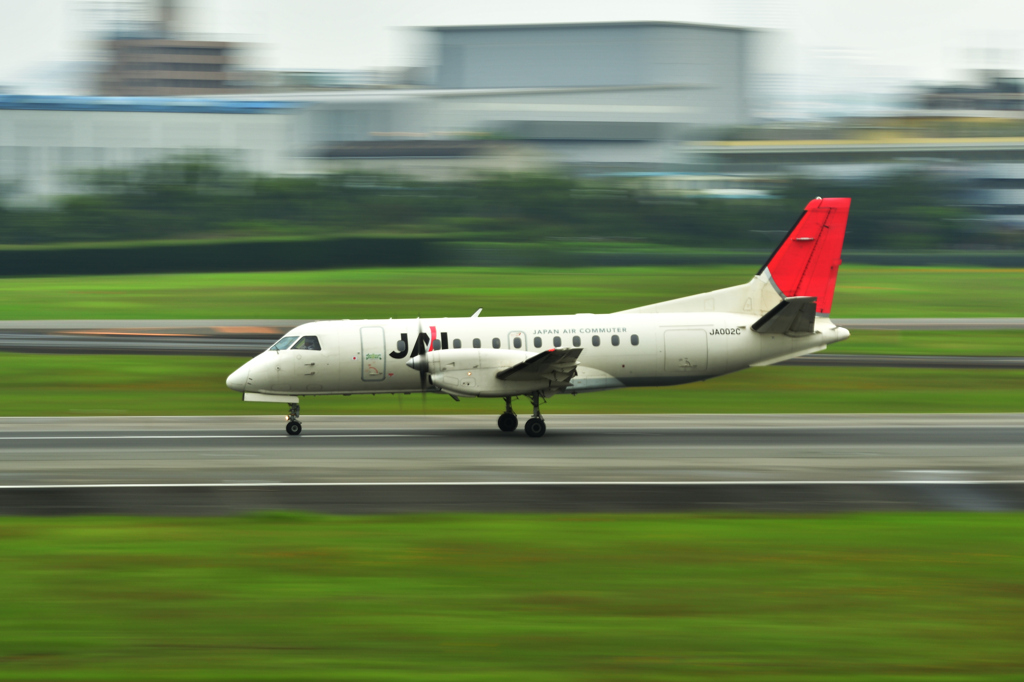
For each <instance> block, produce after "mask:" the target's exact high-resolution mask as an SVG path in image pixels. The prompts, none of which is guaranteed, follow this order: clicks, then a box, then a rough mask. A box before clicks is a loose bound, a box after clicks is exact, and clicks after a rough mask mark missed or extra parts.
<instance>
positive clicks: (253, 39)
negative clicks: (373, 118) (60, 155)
mask: <svg viewBox="0 0 1024 682" xmlns="http://www.w3.org/2000/svg"><path fill="white" fill-rule="evenodd" d="M133 2H134V3H136V4H139V3H138V0H31V2H28V1H26V0H0V18H2V21H0V87H2V86H4V85H6V86H7V87H8V88H9V89H10V88H12V87H14V88H15V89H17V88H18V87H19V86H22V85H24V84H26V83H31V82H32V81H41V80H45V79H46V77H47V74H52V72H54V71H59V70H61V69H62V68H66V65H67V64H69V63H74V62H81V61H83V60H86V59H88V58H89V55H90V50H89V46H90V41H89V37H90V34H89V31H88V30H87V29H88V28H89V27H90V26H91V25H94V23H95V22H94V20H92V19H91V18H90V17H95V16H96V8H97V7H106V8H107V11H108V13H109V8H110V7H112V6H119V7H122V8H128V7H130V5H131V4H132V3H133ZM182 2H183V4H184V23H185V24H186V28H187V29H188V30H189V32H190V33H196V34H205V35H207V36H211V35H212V36H218V37H221V38H227V39H233V40H241V41H244V42H246V43H248V44H250V45H253V46H254V47H253V49H252V50H251V51H250V59H251V60H252V63H254V65H256V66H258V67H261V68H271V69H273V68H278V69H367V68H388V67H398V66H411V65H416V64H420V63H423V61H424V60H425V59H426V58H427V54H428V49H427V45H428V43H426V42H425V41H424V39H423V38H422V35H421V34H419V33H418V32H417V31H415V30H413V29H414V28H415V27H419V26H432V25H464V24H490V23H559V22H589V21H640V20H657V21H685V22H697V23H713V24H728V25H740V26H751V27H756V28H769V29H776V30H778V31H780V34H779V35H780V37H779V40H778V44H779V45H780V46H781V51H780V52H779V53H778V61H779V64H778V68H779V69H780V70H781V71H783V72H792V73H801V74H812V75H813V76H814V77H815V78H817V79H818V80H819V81H828V80H829V79H830V77H834V78H835V80H836V81H839V82H844V81H845V80H846V79H853V80H856V79H858V78H868V79H878V78H889V79H894V80H898V81H928V82H936V81H943V80H949V79H957V78H961V77H962V76H963V74H964V72H965V71H966V69H968V68H971V67H990V68H1001V69H1009V70H1012V71H1016V72H1018V73H1021V74H1024V51H1022V49H1021V48H1020V47H1018V46H1021V45H1024V1H1022V0H974V1H973V2H963V1H962V0H957V1H956V2H951V1H949V0H932V1H926V0H762V1H758V0H693V1H686V0H673V1H671V2H669V1H665V0H629V2H617V3H610V2H603V3H602V2H594V1H593V0H517V1H516V2H514V3H507V2H502V3H497V2H492V1H490V0H421V1H419V2H412V1H410V0H374V1H373V2H367V1H366V0H358V1H356V0H289V2H281V0H182Z"/></svg>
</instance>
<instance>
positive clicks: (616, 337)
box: [612, 334, 619, 346]
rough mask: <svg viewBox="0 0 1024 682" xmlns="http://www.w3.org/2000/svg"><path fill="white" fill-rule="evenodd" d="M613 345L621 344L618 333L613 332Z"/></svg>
mask: <svg viewBox="0 0 1024 682" xmlns="http://www.w3.org/2000/svg"><path fill="white" fill-rule="evenodd" d="M612 345H613V346H617V345H619V335H618V334H612Z"/></svg>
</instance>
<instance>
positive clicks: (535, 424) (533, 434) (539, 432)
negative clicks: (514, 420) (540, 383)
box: [523, 392, 548, 438]
mask: <svg viewBox="0 0 1024 682" xmlns="http://www.w3.org/2000/svg"><path fill="white" fill-rule="evenodd" d="M530 402H531V403H532V404H533V418H532V419H528V420H527V421H526V427H525V428H524V429H523V430H524V431H526V435H527V436H529V437H530V438H540V437H541V436H543V435H544V432H545V431H547V430H548V427H546V426H545V425H544V417H542V416H540V393H537V392H534V394H533V395H531V396H530Z"/></svg>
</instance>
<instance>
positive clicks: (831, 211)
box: [758, 199, 850, 315]
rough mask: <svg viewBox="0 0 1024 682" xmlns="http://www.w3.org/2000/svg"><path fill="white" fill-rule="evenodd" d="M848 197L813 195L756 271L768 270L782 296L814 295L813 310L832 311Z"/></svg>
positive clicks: (848, 211) (844, 231)
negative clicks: (818, 196)
mask: <svg viewBox="0 0 1024 682" xmlns="http://www.w3.org/2000/svg"><path fill="white" fill-rule="evenodd" d="M849 215H850V200H849V199H815V200H814V201H812V202H811V203H809V204H807V208H805V209H804V214H803V215H802V216H800V220H798V221H797V224H796V225H794V226H793V229H792V230H790V231H789V234H788V235H786V239H785V240H783V242H782V243H781V244H779V247H778V248H777V249H775V253H773V254H772V257H771V258H769V259H768V262H767V263H765V265H764V267H763V268H761V270H760V272H758V274H761V272H764V271H765V270H766V269H767V270H768V274H769V276H770V277H771V278H772V281H774V282H775V286H777V287H778V288H779V290H780V291H782V294H783V295H784V296H786V297H787V298H788V297H791V296H815V297H817V299H818V303H817V307H816V310H817V312H819V313H825V314H826V315H827V314H829V313H830V312H832V294H833V293H834V292H835V288H836V275H837V274H839V264H840V263H841V262H842V261H841V260H840V259H839V256H840V254H841V253H842V251H843V237H845V236H846V218H847V216H849Z"/></svg>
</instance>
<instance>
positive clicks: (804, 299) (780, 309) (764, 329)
mask: <svg viewBox="0 0 1024 682" xmlns="http://www.w3.org/2000/svg"><path fill="white" fill-rule="evenodd" d="M817 300H818V299H817V297H815V296H792V297H790V298H787V299H785V300H783V301H782V302H781V303H779V304H778V305H777V306H775V307H774V308H772V309H771V310H769V311H768V312H767V313H765V314H764V316H763V317H761V319H759V320H758V321H757V322H755V323H754V324H753V325H751V327H750V328H751V329H753V330H754V331H755V332H760V333H761V334H790V335H797V336H799V335H801V334H810V333H811V332H813V331H814V310H815V306H816V305H817Z"/></svg>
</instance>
